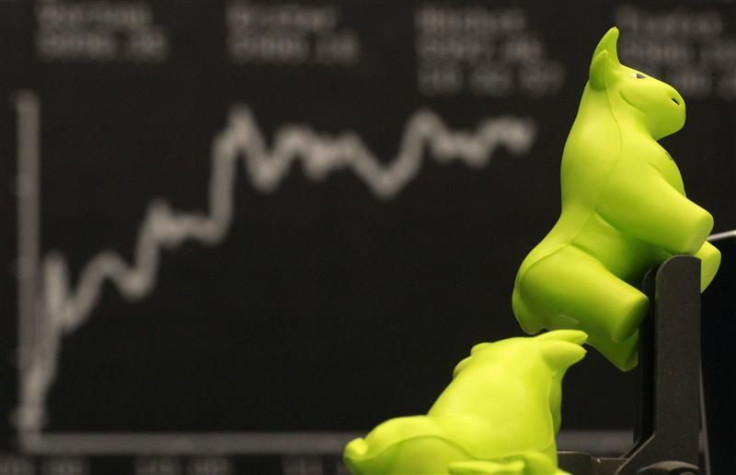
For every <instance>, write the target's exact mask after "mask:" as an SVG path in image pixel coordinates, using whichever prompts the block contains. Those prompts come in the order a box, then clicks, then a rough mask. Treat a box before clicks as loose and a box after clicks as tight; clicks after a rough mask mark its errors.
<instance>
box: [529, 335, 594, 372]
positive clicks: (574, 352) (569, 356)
mask: <svg viewBox="0 0 736 475" xmlns="http://www.w3.org/2000/svg"><path fill="white" fill-rule="evenodd" d="M534 339H535V340H537V341H539V343H540V350H541V352H542V356H543V357H544V359H545V361H547V363H548V364H549V365H550V367H551V368H552V369H555V370H557V371H565V370H566V369H567V368H569V367H570V366H572V365H573V364H575V363H577V362H578V361H580V360H581V359H583V357H585V349H584V348H583V347H582V346H581V345H582V344H583V343H585V342H586V341H587V339H588V335H587V334H586V333H585V332H582V331H580V330H554V331H550V332H547V333H542V334H541V335H538V336H536V337H534Z"/></svg>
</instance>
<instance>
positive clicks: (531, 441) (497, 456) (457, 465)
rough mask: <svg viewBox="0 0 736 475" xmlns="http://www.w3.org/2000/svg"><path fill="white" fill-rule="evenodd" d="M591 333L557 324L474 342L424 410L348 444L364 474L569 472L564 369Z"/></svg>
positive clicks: (351, 460) (352, 462) (356, 469)
mask: <svg viewBox="0 0 736 475" xmlns="http://www.w3.org/2000/svg"><path fill="white" fill-rule="evenodd" d="M585 340H586V335H585V333H583V332H581V331H576V330H558V331H552V332H548V333H544V334H542V335H539V336H536V337H532V338H510V339H508V340H502V341H499V342H495V343H481V344H479V345H476V346H474V347H473V349H472V351H471V356H469V357H468V358H465V359H464V360H462V361H461V362H460V363H459V364H458V365H457V366H456V367H455V371H454V373H453V380H452V382H451V383H450V385H449V386H448V387H447V389H445V391H444V392H443V393H442V395H440V397H439V399H437V401H436V402H435V404H434V405H433V406H432V408H431V409H430V410H429V413H428V414H427V415H426V416H413V417H400V418H397V419H391V420H389V421H387V422H384V423H383V424H381V425H379V426H378V427H376V428H375V429H374V430H373V431H372V432H371V433H370V434H368V436H366V437H365V438H364V439H355V440H353V441H352V442H350V443H349V444H348V445H347V447H346V448H345V462H346V464H347V465H348V467H349V468H350V470H351V471H352V472H353V473H354V474H358V475H390V474H393V475H399V474H401V475H408V474H412V475H421V474H425V475H429V474H431V475H441V474H452V475H461V474H463V475H469V474H498V475H500V474H527V475H530V474H550V475H552V474H555V473H558V474H563V473H564V472H562V471H558V469H557V448H556V443H555V435H556V434H557V432H558V430H559V428H560V403H561V400H562V389H561V384H562V377H563V376H564V375H565V372H566V371H567V369H568V368H569V367H570V366H571V365H573V364H574V363H577V362H578V361H580V360H581V359H582V358H583V357H584V356H585V350H584V349H583V348H582V346H581V345H582V344H583V343H584V342H585Z"/></svg>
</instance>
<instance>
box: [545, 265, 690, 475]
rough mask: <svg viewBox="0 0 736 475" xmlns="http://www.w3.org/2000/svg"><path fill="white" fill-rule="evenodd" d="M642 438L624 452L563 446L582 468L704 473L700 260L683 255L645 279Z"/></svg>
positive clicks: (602, 474) (571, 468) (600, 472)
mask: <svg viewBox="0 0 736 475" xmlns="http://www.w3.org/2000/svg"><path fill="white" fill-rule="evenodd" d="M644 291H645V292H646V293H647V295H648V296H649V298H650V301H651V302H653V303H654V304H653V305H651V306H650V310H649V315H648V316H647V317H646V319H645V320H644V322H643V324H642V326H641V329H640V343H639V347H640V349H639V372H640V383H639V386H640V397H639V408H638V412H639V414H638V415H639V417H638V425H637V427H636V428H635V432H634V436H635V439H636V442H635V443H634V446H633V447H632V448H631V449H630V450H629V451H628V452H627V453H626V454H625V455H623V456H622V457H619V458H598V457H595V456H592V455H589V454H583V453H577V452H560V454H559V464H560V468H562V469H563V470H566V471H568V472H570V473H572V474H574V475H645V474H646V475H655V474H672V475H675V474H679V475H696V474H699V473H700V470H699V469H698V455H699V450H698V449H699V446H698V443H699V434H700V260H699V259H697V258H695V257H690V256H675V257H672V258H670V259H669V260H667V261H666V262H665V263H664V264H662V265H661V266H660V267H659V268H658V269H656V270H652V271H650V272H649V273H648V274H647V276H646V277H645V279H644Z"/></svg>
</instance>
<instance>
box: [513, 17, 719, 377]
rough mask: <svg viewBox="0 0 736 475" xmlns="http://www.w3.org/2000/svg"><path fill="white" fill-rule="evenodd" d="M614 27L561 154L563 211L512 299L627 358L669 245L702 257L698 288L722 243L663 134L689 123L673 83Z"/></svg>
mask: <svg viewBox="0 0 736 475" xmlns="http://www.w3.org/2000/svg"><path fill="white" fill-rule="evenodd" d="M617 39H618V30H617V29H616V28H611V30H609V31H608V33H606V35H605V36H604V37H603V39H602V40H601V41H600V43H599V44H598V47H597V48H596V50H595V53H594V55H593V62H592V64H591V66H590V78H589V81H588V83H587V84H586V86H585V92H584V93H583V98H582V101H581V103H580V108H579V110H578V115H577V118H576V119H575V123H574V124H573V126H572V130H571V131H570V135H569V137H568V139H567V143H566V144H565V150H564V153H563V157H562V172H561V181H562V213H561V216H560V218H559V220H558V221H557V224H555V226H554V227H553V228H552V230H551V231H550V232H549V234H548V235H547V236H546V237H545V238H544V240H543V241H542V242H541V243H540V244H539V245H537V247H535V248H534V249H533V250H532V251H531V253H530V254H529V255H528V256H527V257H526V259H525V260H524V262H523V263H522V265H521V268H520V269H519V272H518V274H517V276H516V283H515V285H514V292H513V298H512V303H513V310H514V314H515V315H516V318H517V320H518V321H519V323H520V324H521V327H522V328H523V330H524V331H525V332H527V333H536V332H538V331H539V330H541V329H542V328H578V329H582V330H584V331H585V332H587V333H588V334H589V343H590V344H591V345H592V346H594V347H595V348H597V349H598V350H599V351H600V352H601V353H602V354H603V355H604V356H605V357H606V358H608V360H610V361H611V362H612V363H613V364H614V365H616V366H617V367H618V368H620V369H622V370H629V369H631V368H633V367H634V366H636V363H637V347H638V328H639V325H640V323H641V321H642V318H643V317H644V315H645V314H646V311H647V307H648V304H649V302H648V299H647V297H646V296H645V295H644V294H643V293H642V292H640V291H639V290H638V289H637V288H636V287H634V285H636V284H637V283H638V282H639V281H640V280H641V279H642V278H643V274H644V273H645V272H646V270H647V269H649V268H650V267H652V266H656V265H659V264H661V263H662V262H664V261H665V260H666V259H667V258H668V257H670V256H672V255H673V254H690V255H694V256H696V257H698V258H700V259H701V261H702V271H701V288H702V290H704V289H705V288H706V287H707V286H708V284H709V283H710V282H711V280H712V279H713V277H714V276H715V274H716V271H717V270H718V266H719V264H720V253H719V252H718V250H717V249H716V248H715V247H713V246H712V245H711V244H710V243H708V242H707V241H706V238H707V236H708V234H710V232H711V229H712V227H713V218H712V217H711V215H710V214H709V213H708V212H707V211H706V210H704V209H703V208H701V207H700V206H698V205H696V204H695V203H693V202H692V201H690V200H688V199H687V198H686V197H685V190H684V187H683V183H682V177H681V176H680V171H679V170H678V168H677V165H676V164H675V162H674V161H673V160H672V157H670V155H669V153H667V151H666V150H665V149H664V148H662V147H661V146H660V145H659V143H657V141H658V140H659V139H661V138H663V137H666V136H668V135H670V134H673V133H675V132H677V131H678V130H680V129H681V128H682V126H683V125H684V124H685V102H684V101H683V99H682V97H681V96H680V94H679V93H678V92H677V91H676V90H675V89H674V88H672V87H671V86H669V85H667V84H665V83H663V82H661V81H658V80H656V79H654V78H652V77H649V76H647V75H645V74H642V73H641V72H639V71H636V70H634V69H631V68H628V67H626V66H624V65H622V64H621V63H620V62H619V60H618V54H617V51H616V41H617Z"/></svg>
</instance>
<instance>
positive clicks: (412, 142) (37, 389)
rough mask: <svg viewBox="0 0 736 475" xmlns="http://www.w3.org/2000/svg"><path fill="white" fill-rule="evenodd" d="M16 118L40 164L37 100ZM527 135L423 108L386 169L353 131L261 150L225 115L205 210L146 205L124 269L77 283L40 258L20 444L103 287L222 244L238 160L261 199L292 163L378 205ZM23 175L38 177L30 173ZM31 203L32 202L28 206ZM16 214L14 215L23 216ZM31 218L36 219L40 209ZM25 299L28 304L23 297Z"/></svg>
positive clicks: (96, 267) (511, 124)
mask: <svg viewBox="0 0 736 475" xmlns="http://www.w3.org/2000/svg"><path fill="white" fill-rule="evenodd" d="M16 111H17V114H18V127H19V129H20V130H19V138H20V139H21V140H20V141H19V152H18V160H19V162H21V161H23V160H28V157H29V154H30V156H31V157H32V158H33V157H34V156H35V160H36V161H38V156H37V154H38V153H39V152H38V150H39V149H40V135H39V134H40V132H39V129H40V125H39V124H40V123H41V122H40V117H41V108H40V100H39V98H38V96H37V95H35V94H33V93H29V92H25V93H23V94H20V95H19V96H18V98H17V100H16ZM34 124H35V126H34ZM535 136H536V129H535V125H534V123H533V122H532V121H531V120H528V119H522V118H517V117H510V116H501V117H496V118H490V119H486V120H483V121H482V122H480V123H479V124H478V126H477V128H476V129H475V131H473V132H467V131H455V130H450V129H449V128H448V127H447V126H446V125H445V124H444V122H443V121H442V120H441V119H440V118H439V116H437V115H436V114H435V113H433V112H431V111H427V110H423V111H418V112H416V113H414V114H413V115H412V116H411V117H410V118H409V120H408V122H407V124H406V126H405V129H404V132H403V136H402V139H401V142H400V144H399V147H398V152H397V154H396V156H395V157H394V159H393V160H392V161H390V162H387V163H384V162H383V161H382V160H380V159H379V158H378V157H376V156H375V155H374V154H373V153H372V152H371V150H370V149H369V148H368V146H366V144H365V143H364V142H363V140H362V139H361V138H360V137H359V136H358V135H357V134H356V133H352V132H347V133H343V134H340V135H336V136H328V135H324V134H320V133H317V132H315V131H314V130H312V129H311V128H309V127H306V126H295V125H290V126H284V127H282V128H281V129H279V130H278V131H277V132H276V134H275V137H274V140H273V145H272V146H271V147H270V148H269V147H268V145H267V143H266V139H265V137H264V134H263V133H262V132H261V130H260V128H259V126H258V124H257V122H256V120H255V118H254V116H253V114H252V112H251V110H250V109H249V108H248V107H246V106H237V107H235V108H233V109H232V111H231V113H230V115H229V119H228V122H227V125H226V127H225V128H224V129H223V130H222V131H221V132H220V133H219V134H218V135H217V136H216V137H215V138H214V140H213V142H212V146H211V157H210V160H211V175H210V178H209V195H208V201H209V202H208V209H207V212H205V213H201V212H193V211H179V210H175V209H173V208H172V207H171V206H170V205H169V204H168V203H167V202H166V201H165V200H163V199H157V200H154V201H152V202H151V203H150V205H149V206H148V208H147V212H146V213H145V216H144V218H143V220H142V222H141V224H140V226H139V228H138V234H137V240H136V244H135V249H134V252H133V258H132V262H126V261H125V260H124V259H123V258H122V257H121V256H120V254H119V253H118V252H116V251H114V250H110V249H107V250H103V251H101V252H99V253H98V254H97V255H95V256H94V257H92V258H91V259H90V260H89V261H88V262H87V264H86V265H85V266H83V268H82V270H81V271H80V274H79V277H78V278H77V279H76V285H74V284H73V279H72V278H71V277H70V272H69V266H68V264H67V260H66V258H65V256H64V254H62V253H61V252H59V251H52V252H49V253H48V254H46V255H45V257H44V258H43V259H40V260H39V264H38V265H39V266H40V269H39V271H38V278H37V279H36V280H37V282H36V284H35V285H36V292H37V301H36V302H35V305H34V307H35V315H34V316H33V318H34V319H35V320H34V322H33V325H29V326H27V328H33V329H34V334H33V338H32V339H31V340H30V341H26V344H21V345H20V346H21V347H23V348H25V347H30V352H29V351H27V350H28V348H26V349H25V350H23V352H24V354H26V359H25V360H24V361H25V362H24V363H23V365H22V367H21V374H22V378H21V388H20V391H21V394H20V396H21V398H20V399H21V400H20V404H19V407H18V410H17V411H16V424H17V425H18V429H19V432H20V434H21V437H23V436H24V434H25V436H27V437H33V436H34V434H35V435H37V434H40V432H41V429H42V428H43V426H44V424H45V418H46V414H45V405H46V397H47V394H48V391H49V389H50V387H51V385H52V384H53V382H54V380H55V378H56V372H57V365H58V359H59V353H60V351H61V343H62V339H63V337H64V335H67V334H69V333H70V332H73V331H74V330H75V329H76V328H78V327H79V326H80V325H81V324H83V323H84V322H85V321H87V319H88V318H89V317H90V316H91V314H92V312H93V310H94V308H95V306H96V305H97V303H98V301H99V298H100V293H101V290H102V287H103V284H104V283H105V282H107V281H109V282H110V283H112V284H113V285H114V286H115V287H116V288H117V290H118V292H119V293H120V294H121V296H122V297H123V298H124V299H125V300H127V301H131V302H133V301H137V300H140V299H141V298H143V297H145V296H146V295H148V294H149V293H150V292H151V291H152V290H153V289H154V287H155V285H156V280H157V274H158V270H159V265H160V258H161V252H162V250H165V249H173V248H176V247H177V246H179V245H181V244H182V243H184V242H185V241H196V242H199V243H201V244H203V245H208V246H212V245H216V244H218V243H220V242H221V241H222V240H223V239H224V238H225V237H226V235H227V232H228V230H229V228H230V225H231V224H232V220H233V209H234V206H235V194H234V189H235V186H236V177H237V173H236V171H237V166H238V165H239V162H242V166H243V167H244V169H245V171H246V174H245V176H246V177H247V178H248V179H249V181H250V183H251V185H252V186H253V187H254V188H255V189H257V190H258V191H260V192H263V193H270V192H274V191H275V190H276V189H277V188H278V186H279V184H280V183H281V181H282V180H283V179H284V177H285V176H286V175H287V173H288V172H289V171H290V170H291V168H292V167H293V166H294V164H295V163H296V162H301V165H302V167H303V169H304V172H305V174H306V176H307V178H308V179H310V180H311V181H314V182H320V181H322V180H324V179H325V178H327V176H328V175H330V174H331V173H332V172H335V171H338V170H348V171H350V172H352V173H353V174H354V175H355V176H356V177H357V178H359V179H360V181H362V182H363V183H364V184H365V185H366V186H367V187H368V189H369V190H370V192H372V194H373V195H374V196H375V197H376V198H378V199H380V200H390V199H392V198H394V197H396V196H397V195H398V193H399V192H400V191H401V190H402V189H403V188H404V187H405V186H406V185H407V184H409V183H410V182H411V181H412V180H414V179H415V178H416V177H417V176H418V175H419V173H420V172H421V167H422V165H423V163H424V161H425V156H426V157H433V159H434V160H435V161H436V162H438V163H449V162H451V161H459V162H463V163H464V164H466V165H467V166H469V167H471V168H476V169H477V168H481V167H483V166H485V165H487V164H488V163H489V162H490V161H491V158H492V155H493V153H494V152H495V151H496V150H497V149H498V148H499V147H503V148H505V149H506V150H507V151H508V152H510V153H512V154H517V155H520V154H524V153H526V152H528V151H529V150H530V148H531V146H532V145H533V143H534V140H535ZM29 137H31V138H29ZM34 141H35V142H34ZM34 143H35V144H36V145H34ZM23 144H26V145H25V149H24V147H23V146H22V145H23ZM33 147H36V148H33ZM24 150H25V151H24ZM34 154H35V155H34ZM19 167H20V163H19ZM28 168H29V167H27V166H26V167H25V169H28ZM30 170H31V172H35V173H38V167H36V168H33V167H30ZM28 178H29V177H25V179H28ZM30 179H32V180H37V179H38V177H37V176H36V177H35V178H34V177H30ZM36 191H38V190H36ZM36 201H38V197H37V196H36ZM29 202H30V203H31V204H33V200H32V199H31V200H30V201H29ZM21 208H22V207H20V208H19V212H20V213H21V214H22V213H26V212H28V211H29V210H27V209H26V210H24V209H21ZM31 211H33V210H31ZM35 212H36V214H38V210H35ZM38 225H40V223H38ZM36 232H37V231H36ZM24 295H25V299H26V300H25V302H26V303H28V298H29V297H28V295H27V294H24ZM33 303H34V302H31V303H30V304H29V305H32V304H33ZM33 312H34V309H30V310H29V309H27V310H26V313H33ZM21 315H24V314H23V312H21ZM29 353H30V354H29Z"/></svg>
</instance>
